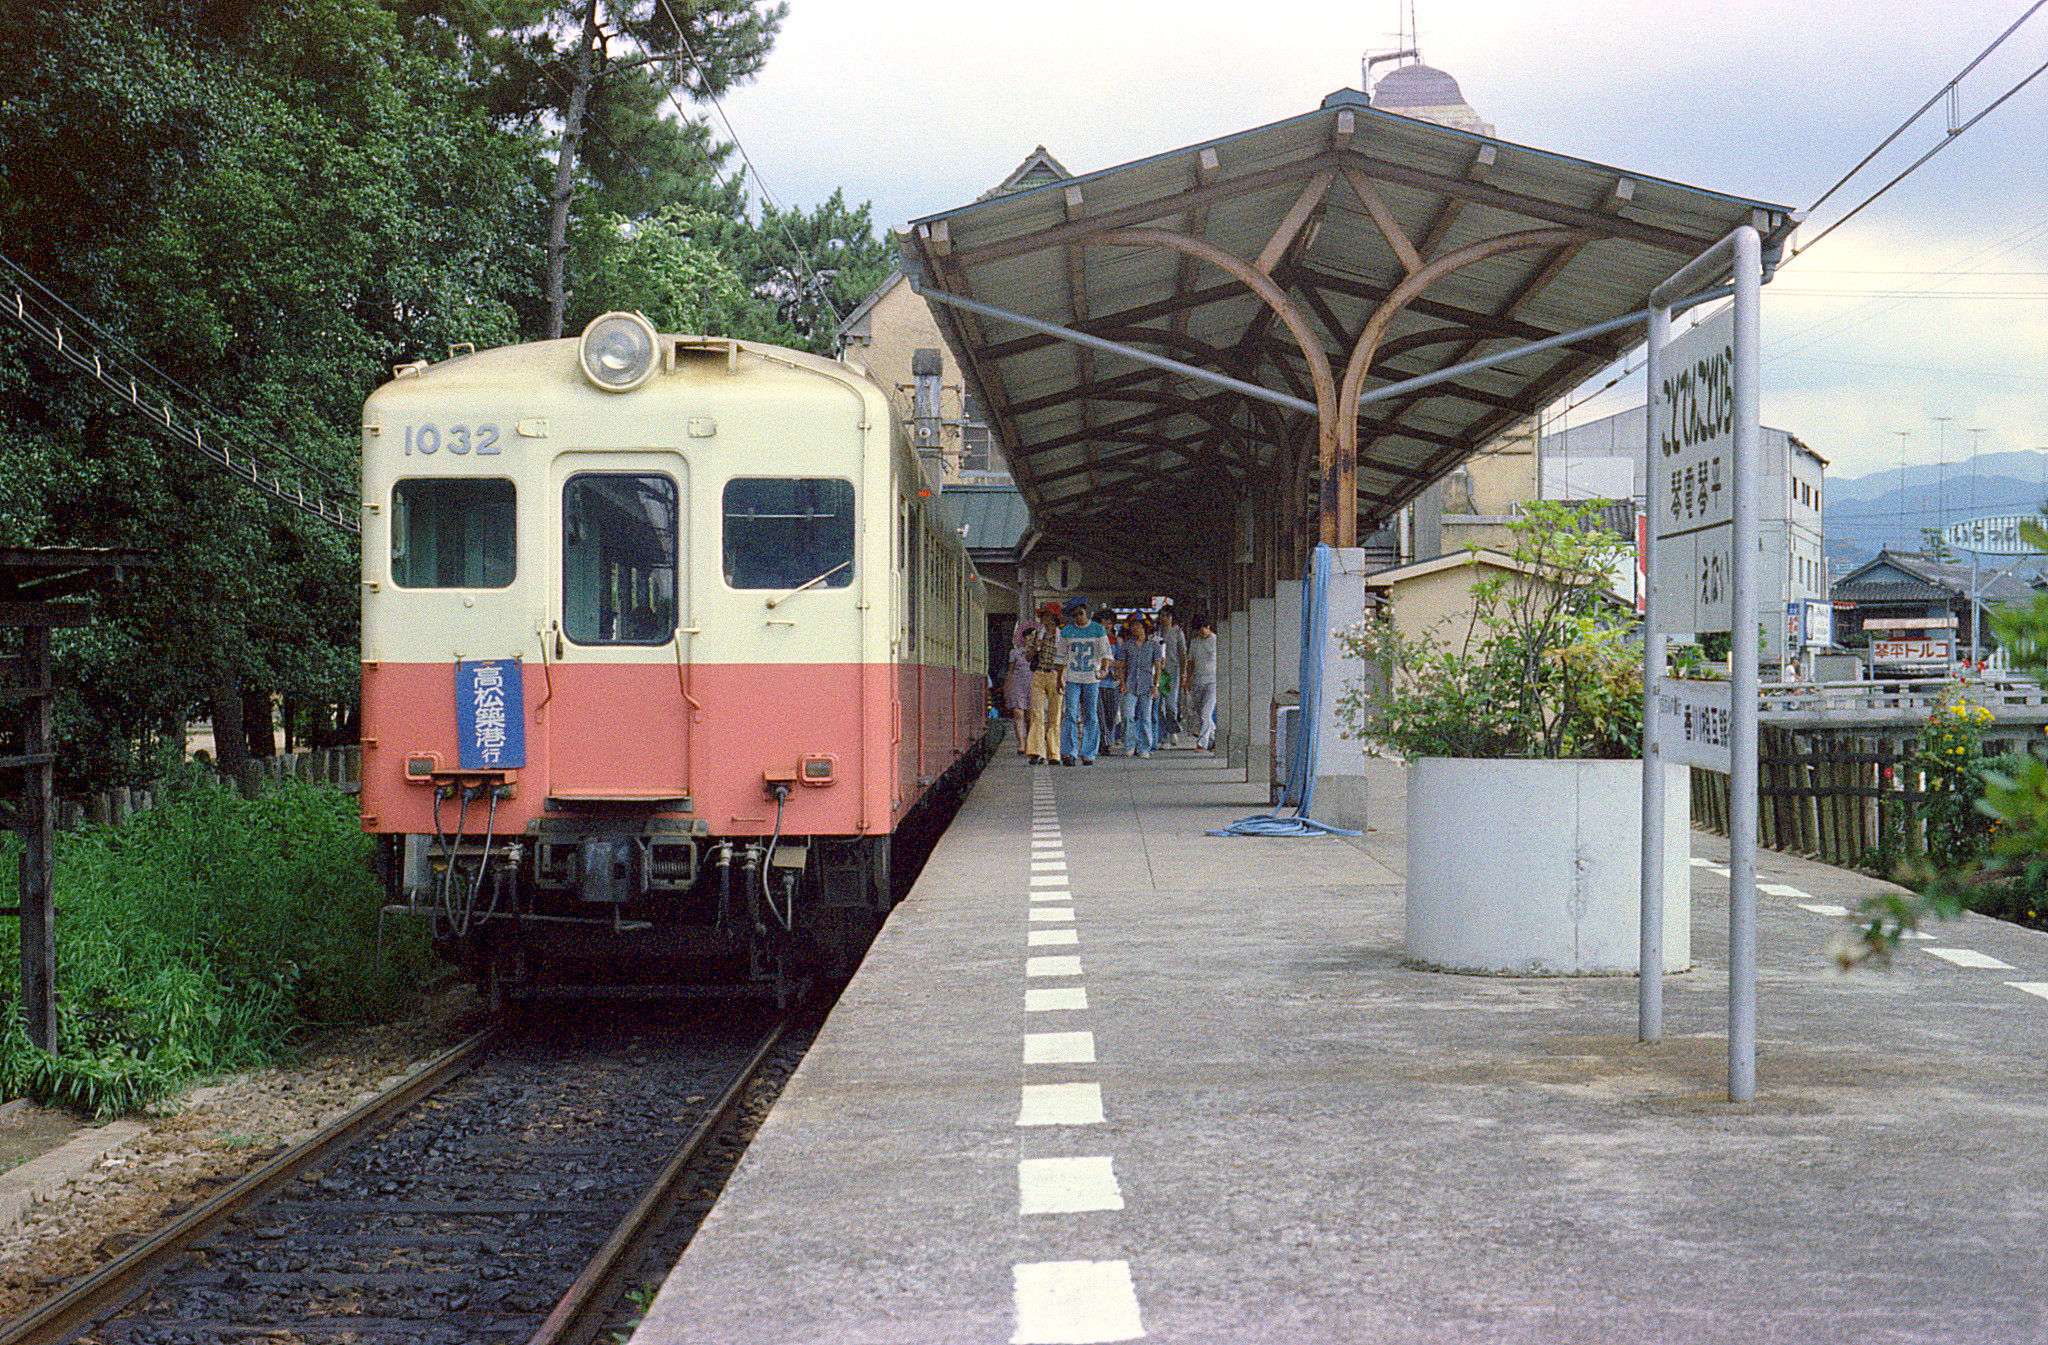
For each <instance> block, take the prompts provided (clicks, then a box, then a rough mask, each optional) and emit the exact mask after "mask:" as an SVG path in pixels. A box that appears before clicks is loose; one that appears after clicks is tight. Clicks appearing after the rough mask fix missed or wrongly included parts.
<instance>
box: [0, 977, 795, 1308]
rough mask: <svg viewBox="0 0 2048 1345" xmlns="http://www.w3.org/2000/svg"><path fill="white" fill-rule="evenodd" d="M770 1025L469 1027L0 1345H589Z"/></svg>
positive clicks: (658, 1232)
mask: <svg viewBox="0 0 2048 1345" xmlns="http://www.w3.org/2000/svg"><path fill="white" fill-rule="evenodd" d="M786 1021H787V1020H780V1019H778V1020H776V1021H775V1022H773V1023H768V1022H766V1021H765V1020H763V1019H758V1018H757V1019H753V1020H743V1022H742V1023H741V1024H734V1025H727V1026H726V1027H724V1028H723V1029H708V1030H707V1029H704V1028H694V1027H686V1028H678V1027H674V1026H669V1025H643V1026H642V1027H641V1028H640V1030H638V1031H634V1032H632V1033H631V1034H630V1035H627V1034H625V1033H622V1032H620V1031H618V1030H617V1029H616V1028H615V1027H611V1028H607V1030H605V1031H603V1032H598V1031H587V1030H584V1029H581V1028H579V1027H575V1026H570V1027H566V1028H564V1027H555V1028H553V1029H551V1030H548V1031H545V1032H540V1031H536V1032H529V1033H526V1034H524V1035H521V1036H516V1037H515V1036H511V1035H509V1034H503V1033H499V1032H496V1031H491V1032H486V1033H482V1034H479V1035H478V1036H477V1037H474V1038H472V1039H470V1040H469V1041H467V1042H465V1043H463V1044H462V1045H460V1046H458V1047H456V1048H455V1049H454V1050H451V1051H449V1052H448V1053H446V1054H445V1055H443V1056H441V1057H440V1058H438V1059H437V1060H435V1061H433V1062H432V1063H431V1064H430V1065H429V1066H428V1067H426V1068H425V1069H423V1070H421V1071H419V1072H418V1073H417V1074H415V1075H414V1076H412V1077H411V1078H409V1079H407V1080H406V1081H404V1082H403V1083H401V1084H400V1085H399V1086H397V1087H396V1088H394V1089H393V1090H391V1091H390V1092H387V1093H385V1094H383V1095H381V1096H380V1097H378V1098H376V1099H373V1100H371V1101H370V1102H367V1103H365V1104H364V1105H363V1106H361V1107H359V1108H357V1109H356V1110H354V1111H352V1112H350V1113H349V1114H348V1115H347V1116H345V1117H343V1118H341V1119H340V1120H338V1121H336V1122H335V1123H334V1124H332V1125H330V1126H328V1127H325V1128H323V1129H322V1130H321V1131H320V1133H318V1134H316V1135H315V1136H313V1137H312V1138H311V1139H308V1140H307V1141H305V1142H304V1143H302V1144H300V1145H297V1146H295V1147H294V1148H292V1149H290V1150H288V1151H286V1152H285V1153H282V1154H279V1155H278V1156H277V1157H275V1158H273V1159H272V1160H270V1162H268V1163H266V1164H265V1165H264V1166H263V1167H262V1168H260V1169H258V1170H257V1171H255V1172H253V1173H251V1174H249V1175H248V1176H246V1177H244V1178H242V1179H241V1180H240V1181H238V1182H236V1183H234V1184H233V1185H232V1186H229V1187H227V1188H225V1189H224V1190H222V1191H221V1192H219V1193H218V1194H217V1195H215V1196H214V1197H213V1198H212V1199H210V1200H208V1201H206V1202H205V1203H204V1204H202V1205H200V1206H198V1207H196V1208H194V1209H193V1210H191V1211H189V1212H188V1213H186V1214H185V1215H184V1216H182V1217H181V1218H179V1219H178V1220H177V1221H176V1222H175V1223H174V1224H172V1225H170V1226H168V1227H166V1228H163V1229H161V1230H159V1231H158V1232H157V1233H156V1234H155V1235H154V1236H152V1237H151V1238H149V1239H148V1240H146V1241H145V1242H143V1243H141V1244H139V1245H137V1246H136V1247H134V1248H133V1249H131V1250H130V1251H129V1252H128V1253H126V1254H124V1255H123V1256H121V1257H120V1258H118V1259H117V1260H115V1261H114V1262H112V1263H110V1264H109V1265H107V1266H106V1267H104V1268H103V1269H101V1270H100V1271H98V1272H96V1273H94V1274H93V1275H91V1276H88V1277H86V1278H85V1279H83V1280H80V1281H78V1282H77V1283H75V1284H73V1285H71V1286H69V1287H67V1288H66V1289H65V1290H64V1291H63V1292H61V1293H59V1294H58V1295H57V1296H56V1297H54V1298H52V1299H51V1300H49V1301H48V1302H47V1303H45V1304H44V1305H43V1306H42V1307H41V1308H39V1309H38V1310H36V1311H35V1312H32V1313H30V1314H28V1315H26V1316H24V1317H22V1318H19V1319H17V1320H16V1321H14V1322H11V1323H8V1324H6V1325H5V1326H0V1345H17V1343H19V1345H46V1343H47V1345H55V1343H56V1342H63V1341H72V1340H85V1341H89V1342H98V1343H100V1345H117V1343H119V1345H128V1343H129V1342H134V1343H136V1345H140V1343H141V1342H148V1343H149V1345H180V1343H182V1342H192V1343H193V1345H199V1343H201V1342H204V1343H205V1345H212V1342H215V1341H219V1340H223V1339H250V1338H253V1339H276V1340H291V1341H294V1342H304V1343H305V1345H313V1343H314V1342H321V1341H330V1340H331V1341H342V1340H346V1341H349V1342H352V1343H353V1345H366V1343H368V1342H377V1341H393V1342H396V1341H404V1342H408V1345H420V1343H429V1342H443V1341H445V1342H449V1345H454V1343H455V1342H463V1343H464V1345H467V1343H468V1342H484V1341H511V1342H524V1343H529V1345H543V1342H545V1343H547V1345H553V1343H554V1342H562V1343H563V1345H568V1343H570V1342H582V1341H588V1340H591V1339H593V1338H595V1336H596V1333H597V1332H598V1331H599V1330H600V1329H601V1328H602V1327H604V1326H605V1325H606V1323H607V1317H608V1314H610V1313H611V1312H612V1311H613V1310H614V1308H615V1305H616V1304H617V1302H618V1299H619V1297H620V1295H621V1294H622V1292H623V1290H624V1289H625V1287H626V1286H627V1285H628V1284H629V1283H630V1282H631V1279H632V1277H633V1275H634V1272H635V1268H636V1267H638V1266H639V1265H640V1264H641V1262H642V1260H643V1259H645V1258H646V1255H647V1249H648V1248H649V1247H650V1245H656V1244H659V1243H660V1242H661V1241H662V1239H663V1238H664V1235H666V1239H667V1243H668V1245H669V1247H670V1248H671V1249H673V1248H674V1246H675V1245H676V1244H677V1242H678V1238H677V1236H676V1234H675V1233H674V1232H673V1231H671V1230H672V1228H673V1226H674V1225H675V1224H677V1223H678V1222H682V1221H678V1220H676V1219H675V1218H674V1217H673V1216H674V1215H675V1213H676V1211H677V1208H678V1206H679V1204H681V1205H685V1206H695V1207H696V1208H697V1209H698V1210H700V1211H701V1209H704V1208H708V1206H709V1200H708V1199H705V1198H703V1193H702V1192H695V1193H693V1192H691V1191H690V1190H688V1189H687V1188H688V1187H689V1186H690V1185H691V1183H692V1173H693V1170H694V1169H695V1167H696V1166H697V1165H698V1164H699V1163H700V1162H702V1161H703V1159H704V1156H705V1152H706V1149H707V1146H710V1145H712V1144H713V1143H714V1141H715V1140H716V1138H717V1137H718V1136H719V1135H721V1134H722V1133H724V1132H725V1130H726V1129H727V1128H728V1126H729V1124H730V1123H731V1121H732V1119H733V1117H734V1114H735V1112H736V1111H737V1110H738V1109H739V1107H740V1106H741V1104H742V1102H743V1101H744V1100H745V1098H746V1097H747V1096H748V1094H749V1092H750V1088H751V1085H752V1084H753V1082H754V1081H755V1079H756V1078H757V1077H758V1076H759V1074H760V1073H761V1071H762V1069H763V1066H764V1064H765V1063H766V1062H768V1061H769V1060H770V1059H771V1057H772V1056H773V1055H774V1053H775V1049H776V1047H777V1045H778V1043H779V1042H780V1041H781V1040H782V1037H783V1032H784V1027H785V1024H786ZM742 1026H745V1027H748V1028H751V1029H752V1030H751V1031H741V1030H740V1028H741V1027H742ZM700 1180H701V1179H700ZM688 1222H689V1224H690V1226H691V1227H694V1220H691V1221H688ZM683 1237H684V1238H685V1239H686V1237H687V1234H686V1233H685V1234H684V1235H683Z"/></svg>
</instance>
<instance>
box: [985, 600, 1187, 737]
mask: <svg viewBox="0 0 2048 1345" xmlns="http://www.w3.org/2000/svg"><path fill="white" fill-rule="evenodd" d="M1105 615H1109V616H1110V620H1111V622H1112V623H1115V620H1116V619H1115V617H1114V615H1113V614H1108V613H1105ZM1190 625H1191V629H1190V630H1182V629H1181V627H1180V625H1179V623H1178V621H1177V620H1176V619H1175V615H1174V610H1173V607H1172V606H1171V605H1168V606H1165V607H1162V608H1160V609H1159V610H1158V611H1157V612H1155V613H1153V614H1152V615H1151V616H1150V617H1148V616H1147V615H1146V614H1144V613H1139V614H1136V615H1133V616H1131V617H1129V618H1128V619H1126V620H1125V621H1123V623H1122V625H1121V628H1120V629H1119V630H1118V631H1117V633H1116V634H1115V635H1112V634H1111V632H1110V631H1109V630H1108V629H1106V628H1105V627H1104V626H1103V625H1102V623H1101V622H1099V621H1097V620H1095V619H1094V614H1093V612H1092V610H1091V609H1090V607H1089V605H1088V602H1087V600H1086V599H1082V598H1074V599H1071V600H1070V601H1068V602H1067V603H1065V604H1060V603H1056V602H1048V603H1046V604H1045V605H1044V606H1042V607H1040V608H1039V609H1038V615H1037V620H1035V621H1027V622H1020V623H1019V625H1018V627H1017V634H1016V638H1015V640H1014V642H1013V645H1012V648H1011V651H1010V669H1009V676H1008V677H1007V679H1006V680H1005V684H1004V691H1005V694H1006V695H1007V698H1008V700H1009V703H1010V710H1011V714H1012V715H1013V716H1014V717H1015V720H1016V724H1017V743H1018V746H1017V750H1018V751H1019V752H1020V753H1022V754H1023V755H1024V756H1026V757H1028V758H1029V759H1030V761H1031V763H1032V764H1033V765H1038V764H1040V763H1042V762H1052V763H1054V764H1056V765H1061V766H1075V765H1083V766H1085V765H1090V764H1092V763H1093V762H1094V760H1095V758H1096V757H1097V756H1098V755H1100V754H1102V753H1103V752H1106V751H1110V750H1116V751H1119V752H1121V753H1122V754H1123V755H1125V756H1137V757H1149V756H1151V755H1152V753H1153V752H1154V751H1155V750H1157V749H1158V748H1161V747H1171V746H1178V745H1179V741H1180V739H1181V737H1183V736H1188V737H1191V738H1192V739H1193V746H1194V748H1195V750H1197V751H1200V752H1209V751H1213V750H1215V740H1216V632H1215V630H1214V629H1213V628H1212V627H1211V625H1210V623H1209V618H1208V617H1206V616H1198V617H1196V618H1195V619H1194V621H1193V622H1192V623H1190Z"/></svg>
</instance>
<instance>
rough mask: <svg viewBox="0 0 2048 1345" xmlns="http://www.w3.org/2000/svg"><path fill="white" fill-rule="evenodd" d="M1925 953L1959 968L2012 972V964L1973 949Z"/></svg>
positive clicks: (1938, 950)
mask: <svg viewBox="0 0 2048 1345" xmlns="http://www.w3.org/2000/svg"><path fill="white" fill-rule="evenodd" d="M1920 951H1921V952H1923V953H1932V954H1933V955H1934V956H1936V957H1938V958H1940V959H1941V960H1942V961H1944V962H1953V963H1955V964H1956V965H1957V966H1958V967H1980V968H1982V969H1983V970H1985V971H2011V970H2012V963H2010V962H2000V961H1999V960H1998V959H1997V958H1995V957H1993V956H1991V954H1989V953H1980V952H1978V951H1976V950H1975V949H1973V948H1923V949H1921V950H1920Z"/></svg>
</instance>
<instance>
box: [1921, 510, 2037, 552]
mask: <svg viewBox="0 0 2048 1345" xmlns="http://www.w3.org/2000/svg"><path fill="white" fill-rule="evenodd" d="M2039 522H2041V516H2040V515H2039V514H2007V515H2002V516H2000V517H1998V518H1973V519H1970V520H1968V521H1967V522H1963V523H1951V524H1949V525H1948V527H1947V528H1945V529H1943V530H1942V534H1941V540H1942V541H1943V542H1945V543H1947V544H1948V545H1949V546H1952V547H1954V548H1955V549H1956V550H1958V551H1974V552H1976V553H1977V554H1978V555H1980V556H2031V555H2034V554H2036V553H2037V552H2038V551H2039V548H2038V547H2035V546H2032V545H2030V544H2029V543H2028V542H2027V540H2026V538H2024V537H2022V536H2020V524H2022V523H2039Z"/></svg>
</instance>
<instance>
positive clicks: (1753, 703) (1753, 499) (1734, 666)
mask: <svg viewBox="0 0 2048 1345" xmlns="http://www.w3.org/2000/svg"><path fill="white" fill-rule="evenodd" d="M1734 240H1735V275H1734V280H1735V543H1734V551H1735V555H1734V565H1733V567H1732V568H1733V581H1734V582H1733V590H1734V591H1733V593H1732V595H1731V596H1732V598H1733V602H1732V604H1731V605H1732V607H1733V609H1734V610H1733V612H1732V613H1731V616H1732V621H1733V629H1732V630H1731V631H1730V633H1729V645H1728V657H1729V663H1730V668H1729V672H1730V675H1731V680H1732V681H1733V682H1734V684H1735V685H1734V687H1733V688H1732V691H1733V694H1734V698H1735V704H1734V707H1733V708H1734V711H1735V713H1734V714H1733V715H1732V716H1731V717H1730V719H1731V722H1730V723H1729V726H1728V730H1729V733H1728V736H1729V751H1730V752H1731V754H1732V755H1733V758H1734V759H1733V760H1732V761H1731V762H1730V763H1729V765H1730V767H1731V768H1732V769H1731V771H1730V774H1729V777H1728V813H1729V820H1728V1100H1729V1101H1730V1102H1753V1101H1755V1100H1756V831H1757V793H1756V788H1757V699H1756V698H1757V666H1756V661H1757V648H1756V636H1757V624H1756V571H1757V563H1756V560H1757V533H1758V527H1757V522H1758V520H1757V501H1758V496H1759V494H1760V492H1759V491H1758V489H1757V479H1756V478H1757V472H1756V467H1757V461H1756V458H1757V439H1758V438H1759V437H1760V436H1759V435H1758V432H1757V425H1758V421H1759V418H1760V417H1761V416H1762V409H1761V404H1762V398H1761V397H1760V396H1759V391H1760V390H1759V389H1758V387H1757V377H1758V374H1759V373H1760V372H1761V369H1762V359H1761V350H1762V342H1761V340H1760V336H1759V332H1760V328H1761V325H1762V324H1761V323H1759V322H1758V320H1757V319H1758V314H1757V306H1758V303H1759V301H1760V299H1761V298H1762V274H1763V245H1762V240H1761V239H1760V238H1759V237H1758V235H1757V231H1756V230H1755V229H1752V228H1748V227H1744V228H1740V229H1737V230H1736V231H1735V234H1734Z"/></svg>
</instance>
